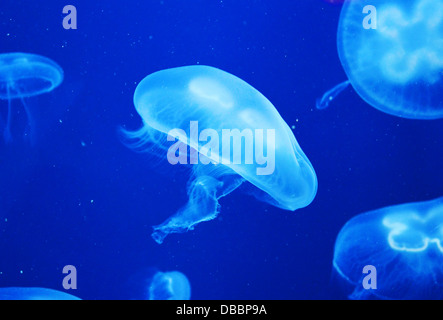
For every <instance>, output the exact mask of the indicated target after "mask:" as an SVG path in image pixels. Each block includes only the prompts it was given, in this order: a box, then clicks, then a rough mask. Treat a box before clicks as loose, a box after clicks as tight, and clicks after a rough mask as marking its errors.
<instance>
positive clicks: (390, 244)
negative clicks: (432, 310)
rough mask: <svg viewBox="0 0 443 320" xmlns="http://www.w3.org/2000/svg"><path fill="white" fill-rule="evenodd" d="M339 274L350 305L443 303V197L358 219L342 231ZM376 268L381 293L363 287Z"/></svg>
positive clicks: (337, 254)
mask: <svg viewBox="0 0 443 320" xmlns="http://www.w3.org/2000/svg"><path fill="white" fill-rule="evenodd" d="M333 265H334V269H335V271H336V272H337V274H338V275H339V277H340V278H341V279H342V281H343V282H344V287H348V289H350V291H352V293H351V294H350V295H349V298H350V299H372V298H378V299H442V298H443V268H442V266H443V197H442V198H438V199H435V200H431V201H425V202H416V203H407V204H402V205H396V206H391V207H386V208H383V209H379V210H375V211H371V212H367V213H364V214H361V215H359V216H356V217H354V218H353V219H351V220H350V221H349V222H347V223H346V225H345V226H344V227H343V228H342V230H341V231H340V233H339V235H338V237H337V240H336V243H335V252H334V261H333ZM365 266H373V267H375V269H374V270H375V271H376V273H375V275H376V278H375V281H376V282H375V283H376V286H375V287H376V288H372V289H371V288H368V286H366V289H365V287H364V286H363V281H364V278H365V277H366V276H368V275H369V272H366V271H364V268H365Z"/></svg>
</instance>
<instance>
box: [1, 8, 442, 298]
mask: <svg viewBox="0 0 443 320" xmlns="http://www.w3.org/2000/svg"><path fill="white" fill-rule="evenodd" d="M67 4H73V5H75V6H76V8H77V11H78V29H77V30H65V29H63V27H62V20H63V17H64V15H63V14H62V9H63V7H64V6H65V5H67ZM339 13H340V7H339V6H337V5H330V4H328V3H326V2H325V1H322V0H297V1H278V2H277V1H264V0H248V1H234V0H223V1H207V0H199V1H196V0H192V1H180V0H175V1H172V0H163V1H158V0H147V1H132V0H128V1H114V0H112V1H84V0H81V1H80V0H79V1H74V2H70V3H68V2H65V1H55V0H44V1H19V0H14V1H12V0H2V2H1V4H0V52H1V53H3V52H16V51H19V52H30V53H37V54H41V55H43V56H47V57H49V58H51V59H53V60H54V61H56V62H57V63H58V64H60V66H61V67H62V68H63V70H64V72H65V79H64V82H63V83H62V85H61V86H60V87H59V88H57V89H55V90H54V91H53V92H51V93H49V94H45V95H41V96H38V97H33V98H29V99H27V100H26V102H27V103H28V105H29V107H30V109H31V113H32V116H33V119H34V124H35V125H34V126H33V130H34V131H33V141H32V142H31V141H29V139H27V138H23V137H22V133H23V127H24V126H25V125H24V123H23V121H25V120H24V119H25V117H24V114H23V113H24V111H23V109H22V107H21V104H20V102H18V101H14V102H13V106H14V107H15V110H16V112H15V113H14V129H13V134H14V141H13V143H10V144H3V143H0V287H7V286H24V287H47V288H52V289H57V290H62V291H63V288H62V279H63V277H64V275H63V274H62V268H63V267H64V266H65V265H74V266H76V268H77V272H78V289H77V290H76V291H75V292H74V294H75V295H76V296H79V297H81V298H83V299H115V298H134V297H135V298H141V296H140V295H137V294H138V292H139V291H141V290H142V289H143V288H142V287H143V283H144V282H145V280H146V279H147V278H148V277H149V275H150V274H152V272H153V271H152V270H154V269H156V270H161V271H169V270H179V271H181V272H183V273H184V274H185V275H186V276H187V277H188V278H189V281H190V283H191V286H192V299H324V298H343V297H344V296H343V295H342V294H341V293H340V291H339V290H338V289H337V288H336V284H335V281H331V274H332V256H333V247H334V242H335V239H336V236H337V234H338V232H339V231H340V229H341V227H342V226H343V225H344V224H345V223H346V221H348V220H349V219H350V218H351V217H353V216H355V215H357V214H360V213H362V212H365V211H368V210H373V209H377V208H381V207H385V206H388V205H393V204H398V203H406V202H414V201H423V200H428V199H433V198H437V197H439V196H442V195H443V184H442V180H443V166H442V165H441V164H442V163H443V151H442V147H441V146H442V141H443V131H442V125H443V122H442V120H433V121H418V120H407V119H401V118H398V117H394V116H391V115H387V114H385V113H382V112H380V111H378V110H376V109H374V108H372V107H371V106H369V105H368V104H366V103H365V102H364V101H363V100H361V99H360V98H359V97H358V95H357V94H356V93H355V92H354V91H353V90H352V89H347V90H345V92H344V93H343V94H342V95H340V96H339V97H338V98H337V100H335V101H334V102H333V104H332V105H331V106H330V107H329V108H328V109H325V110H317V109H316V108H315V101H316V98H318V97H319V96H321V95H322V94H323V92H325V91H326V90H328V89H330V88H331V86H333V85H335V84H337V83H338V82H340V81H343V80H345V79H346V75H345V74H344V71H343V69H342V66H341V64H340V61H339V59H338V55H337V50H336V32H337V24H338V18H339ZM192 64H204V65H210V66H214V67H217V68H220V69H222V70H225V71H228V72H230V73H232V74H234V75H236V76H238V77H240V78H242V79H244V80H245V81H247V82H248V83H250V84H251V85H253V86H254V87H255V88H257V89H258V90H259V91H260V92H262V93H263V94H264V95H265V96H266V97H267V98H268V99H269V100H270V101H272V103H273V104H274V105H275V106H276V108H277V110H278V111H279V113H280V114H281V116H282V117H283V119H284V120H285V121H286V122H287V123H288V124H289V126H292V125H295V129H294V130H293V131H294V134H295V136H296V138H297V140H298V142H299V143H300V145H301V147H302V149H303V151H304V152H305V153H306V155H307V156H308V158H309V159H310V161H311V162H312V164H313V166H314V168H315V170H316V173H317V176H318V183H319V189H318V193H317V196H316V198H315V200H314V201H313V203H312V204H311V205H309V206H308V207H306V208H304V209H300V210H297V211H296V212H294V213H293V212H290V211H284V210H281V209H278V208H275V207H273V206H270V205H268V204H265V203H262V202H259V201H256V199H255V198H253V197H251V196H248V195H245V194H243V193H241V192H239V191H235V192H233V193H232V194H230V195H229V196H227V197H225V198H223V199H222V200H221V202H220V203H221V206H222V207H221V213H220V215H219V217H218V218H217V219H215V220H214V221H211V222H207V223H202V224H200V225H198V226H197V227H196V229H195V230H194V231H191V232H188V233H185V234H178V235H175V234H174V235H171V236H170V237H168V238H167V239H166V240H165V242H164V243H163V244H162V245H158V244H157V243H155V242H154V241H153V240H152V238H151V237H150V234H151V232H152V226H153V225H157V224H159V223H161V222H163V221H164V220H165V219H166V218H167V217H169V216H170V215H171V214H173V213H174V212H175V211H176V210H177V209H178V208H180V207H181V206H182V205H183V204H184V203H185V202H186V199H187V195H186V187H185V186H186V181H187V178H188V177H187V175H186V174H183V172H182V171H180V170H177V171H174V170H166V171H165V170H161V169H160V168H161V166H156V162H158V161H159V160H156V159H153V158H152V157H147V156H146V155H143V154H139V153H136V152H133V151H132V150H130V149H129V148H127V147H126V146H125V145H124V144H123V143H122V141H121V139H120V138H119V135H118V128H119V127H120V126H125V127H126V128H128V129H136V128H138V127H139V126H140V125H141V120H140V118H139V116H138V115H137V113H136V111H135V109H134V105H133V101H132V99H133V93H134V90H135V88H136V86H137V84H138V82H139V81H140V80H142V79H143V78H144V77H145V76H146V75H148V74H150V73H152V72H155V71H158V70H161V69H166V68H172V67H178V66H184V65H192ZM6 109H7V102H6V101H0V113H1V114H2V117H5V114H6ZM18 112H19V113H18ZM71 293H72V291H71Z"/></svg>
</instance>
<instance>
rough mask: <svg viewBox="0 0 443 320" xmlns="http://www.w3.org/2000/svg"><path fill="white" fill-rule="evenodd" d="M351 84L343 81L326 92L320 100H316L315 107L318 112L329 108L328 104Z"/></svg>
mask: <svg viewBox="0 0 443 320" xmlns="http://www.w3.org/2000/svg"><path fill="white" fill-rule="evenodd" d="M350 83H351V82H350V81H349V80H346V81H343V82H341V83H339V84H337V85H336V86H335V87H333V88H332V89H330V90H328V91H326V92H325V93H324V94H323V96H322V97H321V98H318V99H317V101H316V103H315V107H316V108H317V109H318V110H322V109H326V108H327V107H329V104H330V103H331V102H332V100H334V99H335V98H336V97H337V96H338V95H339V94H340V93H342V92H343V90H345V89H346V88H347V87H348V86H349V84H350Z"/></svg>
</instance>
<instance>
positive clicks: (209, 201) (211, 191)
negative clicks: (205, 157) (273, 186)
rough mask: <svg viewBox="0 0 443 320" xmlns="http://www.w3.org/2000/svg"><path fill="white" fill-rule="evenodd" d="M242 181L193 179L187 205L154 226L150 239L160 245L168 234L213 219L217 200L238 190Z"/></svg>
mask: <svg viewBox="0 0 443 320" xmlns="http://www.w3.org/2000/svg"><path fill="white" fill-rule="evenodd" d="M191 179H192V178H191ZM243 181H244V180H243V178H240V177H238V176H236V177H235V178H228V179H223V180H218V179H216V178H214V177H212V176H208V175H204V176H197V177H195V179H193V180H191V181H190V183H189V186H188V196H189V200H188V203H187V204H186V205H185V206H184V207H182V208H181V209H179V210H178V211H177V213H176V214H175V215H173V216H172V217H170V218H168V219H167V220H166V221H165V222H163V223H162V224H160V225H157V226H154V227H153V229H154V232H153V233H152V238H153V239H154V240H155V241H156V242H157V243H158V244H161V243H163V241H164V239H165V238H166V237H167V236H168V234H170V233H183V232H186V231H188V230H193V229H194V226H195V225H196V224H198V223H200V222H204V221H210V220H212V219H214V218H215V217H217V215H218V213H219V207H220V205H219V203H218V200H219V199H220V198H221V197H224V196H225V195H227V194H228V193H231V192H232V191H234V190H235V189H236V188H238V187H239V186H240V185H241V184H242V182H243Z"/></svg>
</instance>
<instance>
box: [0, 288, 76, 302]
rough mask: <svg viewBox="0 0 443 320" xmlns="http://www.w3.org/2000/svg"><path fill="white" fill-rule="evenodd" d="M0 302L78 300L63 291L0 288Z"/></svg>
mask: <svg viewBox="0 0 443 320" xmlns="http://www.w3.org/2000/svg"><path fill="white" fill-rule="evenodd" d="M0 300H80V298H77V297H76V296H73V295H71V294H68V293H66V292H63V291H58V290H53V289H47V288H38V287H7V288H0Z"/></svg>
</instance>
